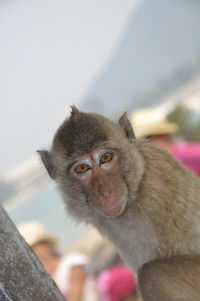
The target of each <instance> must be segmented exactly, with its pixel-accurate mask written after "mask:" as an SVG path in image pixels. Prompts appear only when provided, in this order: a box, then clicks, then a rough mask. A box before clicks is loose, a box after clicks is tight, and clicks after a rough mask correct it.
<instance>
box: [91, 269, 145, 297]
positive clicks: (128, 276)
mask: <svg viewBox="0 0 200 301" xmlns="http://www.w3.org/2000/svg"><path fill="white" fill-rule="evenodd" d="M96 282H97V287H98V289H99V291H100V292H101V295H102V300H103V301H141V299H140V297H139V295H138V293H137V281H136V277H135V276H134V274H133V272H132V271H131V270H130V269H129V268H128V267H127V266H126V265H118V266H113V267H110V268H108V269H106V270H104V271H103V272H102V273H101V274H100V275H99V276H98V277H97V280H96Z"/></svg>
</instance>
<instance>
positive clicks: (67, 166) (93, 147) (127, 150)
mask: <svg viewBox="0 0 200 301" xmlns="http://www.w3.org/2000/svg"><path fill="white" fill-rule="evenodd" d="M39 153H40V155H41V159H42V161H43V163H44V166H45V167H46V169H47V171H48V173H49V175H50V177H51V178H53V179H55V180H56V181H57V183H58V188H59V191H60V192H61V194H62V197H63V199H64V201H65V203H66V205H67V210H68V212H69V213H70V214H72V215H73V216H74V217H75V218H76V219H78V220H84V221H89V222H91V221H93V220H94V219H95V218H96V217H97V215H98V216H99V215H100V216H104V217H108V218H116V217H118V216H119V215H121V214H123V212H124V211H125V208H126V206H127V202H128V200H129V202H130V200H132V199H133V196H134V194H135V192H136V190H137V187H138V185H139V181H140V178H141V176H142V173H143V167H141V164H142V163H141V158H140V155H139V153H138V152H137V148H136V142H135V136H134V132H133V129H132V127H131V124H130V122H129V120H128V119H127V117H126V114H124V115H123V116H122V117H121V118H120V120H119V124H115V123H113V122H112V121H110V120H108V119H106V118H105V117H103V116H101V115H97V114H92V113H83V112H79V111H78V110H77V109H76V108H73V111H72V114H71V116H70V118H69V119H67V120H66V121H64V123H63V124H62V125H61V126H60V128H59V129H58V131H57V133H56V135H55V136H54V140H53V143H52V149H51V151H47V150H43V151H40V152H39Z"/></svg>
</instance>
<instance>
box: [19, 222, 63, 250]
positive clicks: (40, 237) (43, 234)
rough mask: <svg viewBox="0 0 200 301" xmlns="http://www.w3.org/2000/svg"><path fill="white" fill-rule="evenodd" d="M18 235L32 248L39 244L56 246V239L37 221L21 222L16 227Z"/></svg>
mask: <svg viewBox="0 0 200 301" xmlns="http://www.w3.org/2000/svg"><path fill="white" fill-rule="evenodd" d="M17 228H18V231H19V233H20V234H21V235H22V236H23V237H24V239H25V240H26V242H27V243H28V244H29V245H30V246H31V247H33V246H34V245H36V244H38V243H40V242H44V241H45V242H49V243H50V244H51V245H52V246H53V247H55V246H56V244H57V239H56V237H54V236H53V235H51V234H50V233H49V232H48V231H47V230H46V228H45V227H44V225H43V224H42V223H40V222H39V221H36V220H33V221H28V222H23V223H21V224H19V225H18V226H17Z"/></svg>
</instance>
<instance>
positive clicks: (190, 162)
mask: <svg viewBox="0 0 200 301" xmlns="http://www.w3.org/2000/svg"><path fill="white" fill-rule="evenodd" d="M172 154H173V155H174V157H175V158H176V159H177V160H179V161H180V162H181V163H182V164H184V165H185V166H187V167H188V168H190V169H191V170H192V171H194V172H195V173H196V174H197V175H199V176H200V143H199V142H178V143H174V144H173V147H172Z"/></svg>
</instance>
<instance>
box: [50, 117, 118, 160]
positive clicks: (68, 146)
mask: <svg viewBox="0 0 200 301" xmlns="http://www.w3.org/2000/svg"><path fill="white" fill-rule="evenodd" d="M115 126H116V125H115ZM112 128H113V123H112V122H111V121H109V120H108V119H106V118H104V117H103V116H100V115H96V114H87V113H80V114H79V115H78V116H76V118H69V119H67V120H66V121H65V122H64V123H63V124H62V125H61V126H60V128H59V129H58V131H57V133H56V135H55V137H54V140H53V145H52V150H55V151H56V149H58V148H59V149H62V150H63V151H64V153H65V154H66V155H67V156H71V155H73V154H74V153H78V154H79V155H81V154H84V153H88V152H90V151H91V150H92V149H93V148H95V147H98V146H99V145H101V144H102V143H104V142H106V141H107V140H108V139H109V137H110V135H111V132H112V130H111V129H112Z"/></svg>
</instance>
